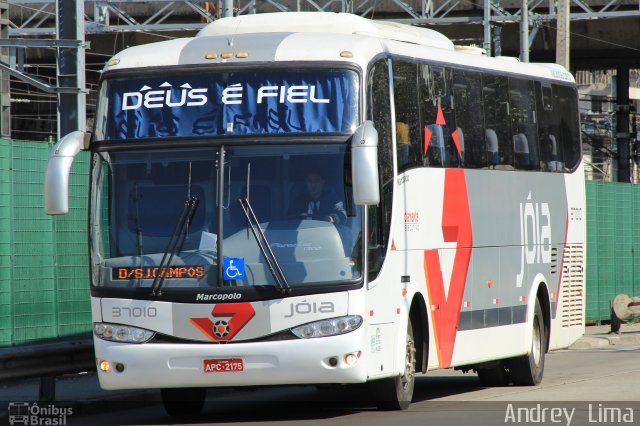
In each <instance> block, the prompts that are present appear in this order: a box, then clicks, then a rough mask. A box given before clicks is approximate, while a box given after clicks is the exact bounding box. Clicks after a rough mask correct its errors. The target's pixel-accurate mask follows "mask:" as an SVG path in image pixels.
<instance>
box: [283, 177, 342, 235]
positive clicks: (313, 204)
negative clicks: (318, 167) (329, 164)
mask: <svg viewBox="0 0 640 426" xmlns="http://www.w3.org/2000/svg"><path fill="white" fill-rule="evenodd" d="M324 184H325V181H324V178H323V177H322V175H321V174H320V172H317V171H309V172H308V173H307V175H306V178H305V188H306V192H304V193H303V194H301V195H300V196H298V197H295V198H294V199H292V200H291V205H290V206H289V211H288V215H289V216H291V217H303V218H308V219H322V220H327V221H329V222H331V223H334V224H336V225H339V224H344V223H345V221H346V220H347V213H346V211H345V209H344V203H343V202H342V201H341V200H340V199H339V197H338V196H337V195H336V193H335V191H333V190H331V189H325V185H324Z"/></svg>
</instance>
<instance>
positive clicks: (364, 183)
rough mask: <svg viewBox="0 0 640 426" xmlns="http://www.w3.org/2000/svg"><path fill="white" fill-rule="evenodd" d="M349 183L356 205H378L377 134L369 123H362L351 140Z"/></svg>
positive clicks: (371, 123)
mask: <svg viewBox="0 0 640 426" xmlns="http://www.w3.org/2000/svg"><path fill="white" fill-rule="evenodd" d="M351 181H352V182H353V198H354V202H355V203H356V204H358V205H369V204H374V205H375V204H379V203H380V181H379V179H378V132H377V130H376V129H375V127H373V122H371V121H365V122H364V123H362V124H361V125H360V126H359V127H358V128H357V129H356V131H355V133H354V134H353V138H352V139H351Z"/></svg>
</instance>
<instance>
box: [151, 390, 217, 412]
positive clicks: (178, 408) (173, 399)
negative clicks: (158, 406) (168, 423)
mask: <svg viewBox="0 0 640 426" xmlns="http://www.w3.org/2000/svg"><path fill="white" fill-rule="evenodd" d="M160 395H161V396H162V403H163V404H164V409H165V411H166V412H167V414H168V415H170V416H178V417H187V416H197V415H199V414H200V412H201V411H202V407H203V406H204V400H205V397H206V396H207V389H206V388H176V389H173V388H171V389H161V390H160Z"/></svg>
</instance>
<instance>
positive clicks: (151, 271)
mask: <svg viewBox="0 0 640 426" xmlns="http://www.w3.org/2000/svg"><path fill="white" fill-rule="evenodd" d="M205 275H206V271H205V268H204V266H167V267H163V268H162V269H161V268H160V267H158V266H138V267H129V266H122V267H118V268H113V270H112V275H111V277H112V279H114V280H150V279H154V278H156V277H157V276H164V277H165V278H167V279H172V278H173V279H185V278H204V276H205Z"/></svg>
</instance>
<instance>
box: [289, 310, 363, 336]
mask: <svg viewBox="0 0 640 426" xmlns="http://www.w3.org/2000/svg"><path fill="white" fill-rule="evenodd" d="M361 324H362V317H361V316H360V315H349V316H346V317H338V318H330V319H326V320H321V321H314V322H310V323H309V324H305V325H301V326H300V327H295V328H292V329H291V331H292V332H293V334H295V335H296V336H298V337H300V338H301V339H310V338H313V337H327V336H335V335H337V334H344V333H349V332H352V331H353V330H355V329H357V328H358V327H360V325H361Z"/></svg>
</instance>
